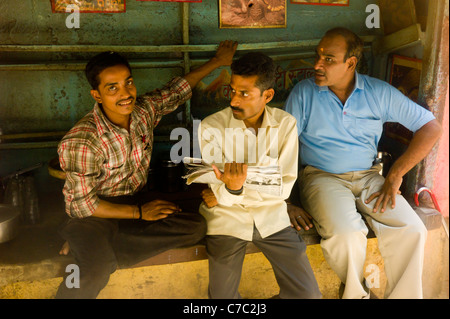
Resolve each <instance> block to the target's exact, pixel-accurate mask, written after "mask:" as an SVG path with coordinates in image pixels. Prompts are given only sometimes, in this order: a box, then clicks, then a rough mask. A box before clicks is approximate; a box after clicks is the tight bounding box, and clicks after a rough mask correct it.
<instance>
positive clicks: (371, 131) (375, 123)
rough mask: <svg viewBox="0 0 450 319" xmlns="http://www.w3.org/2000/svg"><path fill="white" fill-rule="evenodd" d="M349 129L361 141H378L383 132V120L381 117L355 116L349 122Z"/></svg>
mask: <svg viewBox="0 0 450 319" xmlns="http://www.w3.org/2000/svg"><path fill="white" fill-rule="evenodd" d="M346 128H347V131H348V132H349V133H350V134H351V135H352V136H353V137H354V138H355V139H356V140H358V141H360V142H361V143H371V144H372V143H378V140H379V139H380V137H381V133H382V132H383V122H382V121H381V120H379V119H367V118H364V119H362V118H354V119H353V120H352V121H348V122H347V127H346Z"/></svg>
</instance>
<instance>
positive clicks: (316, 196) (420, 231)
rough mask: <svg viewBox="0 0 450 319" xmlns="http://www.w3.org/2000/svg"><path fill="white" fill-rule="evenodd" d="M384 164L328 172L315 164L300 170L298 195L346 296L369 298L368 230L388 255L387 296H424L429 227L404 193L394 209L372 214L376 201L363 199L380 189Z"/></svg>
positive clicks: (381, 251)
mask: <svg viewBox="0 0 450 319" xmlns="http://www.w3.org/2000/svg"><path fill="white" fill-rule="evenodd" d="M380 169H381V166H380V165H375V166H373V167H372V168H371V169H370V170H367V171H355V172H349V173H345V174H330V173H327V172H325V171H322V170H320V169H317V168H314V167H312V166H307V167H305V168H304V169H303V170H301V171H300V173H299V179H298V180H299V185H300V198H301V201H302V204H303V206H304V208H305V210H306V211H307V212H309V214H310V215H311V216H312V217H313V218H314V224H315V226H316V228H317V231H318V233H319V234H320V235H321V237H322V240H321V243H320V244H321V247H322V250H323V253H324V256H325V259H326V260H327V262H328V263H329V265H330V267H331V268H332V269H333V270H334V271H335V272H336V274H337V275H338V276H339V278H340V280H341V281H342V282H343V283H344V284H345V290H344V294H343V296H342V298H348V299H350V298H351V299H356V298H358V299H359V298H367V297H368V295H369V289H368V288H367V287H366V285H365V283H364V277H363V273H364V269H363V268H364V263H365V259H366V247H367V238H366V235H367V233H368V229H367V227H366V225H365V223H364V221H363V220H362V217H361V215H364V217H365V219H366V220H367V223H368V224H369V225H370V227H371V228H372V229H373V231H374V233H375V235H376V236H377V239H378V247H379V250H380V253H381V255H382V257H383V259H384V265H385V273H386V276H387V286H386V290H385V298H397V299H399V298H408V299H412V298H414V299H416V298H422V269H423V258H424V247H425V241H426V236H427V229H426V227H425V226H424V224H423V223H422V221H421V219H420V218H419V217H418V216H417V214H416V213H415V211H414V210H413V209H412V208H411V206H410V205H409V204H408V202H407V201H406V200H405V199H404V197H403V196H401V195H397V197H396V207H395V208H394V209H391V208H390V204H389V205H388V206H387V207H386V210H385V212H384V213H381V212H377V213H373V211H372V209H373V206H374V204H375V201H376V200H373V201H372V202H371V203H369V204H365V203H364V201H365V200H366V198H368V197H369V196H370V195H371V194H373V193H374V192H376V191H379V190H380V189H381V187H382V185H383V183H384V178H383V176H381V175H380V174H379V171H380Z"/></svg>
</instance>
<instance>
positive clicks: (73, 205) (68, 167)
mask: <svg viewBox="0 0 450 319" xmlns="http://www.w3.org/2000/svg"><path fill="white" fill-rule="evenodd" d="M190 97H191V88H190V86H189V83H188V82H187V81H186V80H185V79H183V78H175V79H173V80H172V81H171V82H169V83H168V84H167V85H166V86H165V87H164V88H163V89H161V90H155V91H153V92H151V93H147V94H145V95H142V96H139V97H138V98H137V99H136V103H135V108H134V110H133V112H132V113H131V114H130V115H131V116H130V132H129V133H128V131H127V130H126V129H124V128H120V127H118V126H116V125H114V124H113V123H111V122H110V121H109V120H108V118H107V117H106V116H105V115H104V113H103V112H102V110H101V107H100V106H99V105H98V104H97V103H96V104H95V106H94V109H93V110H92V111H91V112H89V113H88V114H87V115H86V116H84V117H83V118H82V119H81V120H80V121H79V122H78V123H77V124H76V125H75V126H74V127H73V128H72V129H71V130H70V131H69V132H68V133H67V134H66V135H65V136H64V138H63V139H62V140H61V142H60V144H59V147H58V153H59V162H60V166H61V169H62V170H63V171H64V172H65V173H66V182H65V184H64V188H63V193H64V198H65V204H66V213H67V214H68V215H69V216H71V217H78V218H83V217H88V216H91V215H92V214H93V213H94V211H95V210H96V208H97V206H98V204H99V198H98V195H102V196H106V197H115V196H121V195H131V194H134V193H136V192H138V191H139V190H140V189H142V188H143V187H144V185H145V184H146V182H147V174H148V169H149V166H150V158H151V154H152V148H153V129H154V127H155V126H156V125H157V124H158V122H159V121H160V120H161V118H162V116H163V115H164V114H167V113H170V112H172V111H173V110H175V109H176V108H177V107H178V105H180V104H183V103H184V102H185V101H186V100H188V99H189V98H190Z"/></svg>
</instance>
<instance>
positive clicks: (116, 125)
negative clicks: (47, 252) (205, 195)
mask: <svg viewBox="0 0 450 319" xmlns="http://www.w3.org/2000/svg"><path fill="white" fill-rule="evenodd" d="M236 48H237V43H236V42H232V41H223V42H221V43H220V45H219V47H218V49H217V51H216V54H215V56H214V57H213V58H212V59H210V60H209V61H208V62H207V63H205V64H204V65H202V66H201V67H199V68H197V69H195V70H193V71H191V72H190V73H188V74H186V75H184V76H183V77H176V78H174V79H173V80H171V81H170V82H169V83H168V84H167V85H166V86H165V87H164V88H163V89H160V90H155V91H153V92H150V93H147V94H144V95H142V96H137V92H136V87H135V85H134V82H133V77H132V74H131V68H130V66H129V64H128V62H127V60H126V59H125V58H123V57H122V56H120V55H119V54H117V53H114V52H104V53H101V54H99V55H97V56H95V57H94V58H92V59H91V60H90V61H89V63H88V64H87V66H86V77H87V79H88V81H89V83H90V84H91V86H92V90H91V95H92V97H93V98H94V99H95V101H96V103H95V106H94V109H93V110H92V111H91V112H89V113H88V114H87V115H86V116H85V117H83V118H82V119H81V120H80V121H79V122H78V123H77V124H76V125H75V126H74V127H73V128H72V129H71V130H70V131H69V132H68V133H67V134H66V136H64V138H63V139H62V141H61V143H60V145H59V148H58V153H59V161H60V165H61V168H62V170H63V171H64V172H65V173H66V182H65V185H64V189H63V193H64V198H65V204H66V213H67V214H68V215H69V217H71V218H70V219H69V220H68V222H67V223H66V224H65V225H64V226H63V227H62V229H61V231H60V233H61V236H62V237H63V238H64V239H65V240H66V241H67V243H66V245H65V248H63V250H62V253H67V252H68V247H70V251H71V252H72V254H73V255H74V257H75V260H76V263H77V265H78V266H79V268H80V287H79V288H68V287H67V286H66V283H65V280H64V281H63V282H62V283H61V285H60V287H59V289H58V292H57V295H56V298H95V297H97V295H98V293H99V292H100V291H101V290H102V289H103V288H104V287H105V286H106V284H107V283H108V281H109V276H110V274H111V273H112V272H114V271H115V269H116V268H117V264H118V261H119V263H120V264H121V265H122V264H124V265H130V264H133V263H136V262H138V261H140V260H143V259H145V258H148V257H150V256H153V255H156V254H158V253H160V252H162V251H165V250H168V249H171V248H176V247H180V246H186V245H193V244H196V243H197V242H198V241H199V240H201V239H202V238H203V237H204V235H205V232H206V226H205V221H204V219H203V218H202V216H201V215H200V214H198V213H189V212H184V211H181V209H180V208H179V207H178V206H177V205H176V204H174V203H172V202H168V201H165V200H158V199H156V200H153V201H149V202H146V203H140V202H139V199H138V198H137V197H138V196H136V195H137V194H138V193H139V191H140V190H142V188H143V187H144V186H145V184H146V182H147V174H148V169H149V166H150V159H151V153H152V146H153V145H152V144H153V129H154V127H155V126H156V125H157V124H158V122H159V121H160V120H161V118H162V116H163V115H165V114H167V113H170V112H172V111H174V110H175V109H176V108H177V107H178V106H179V105H181V104H183V103H184V102H185V101H187V100H188V99H189V98H190V97H191V95H192V91H191V90H192V88H194V87H195V86H196V85H197V83H198V82H199V81H200V80H201V79H202V78H203V77H205V76H206V75H207V74H209V73H210V72H212V71H213V70H215V69H216V68H218V67H221V66H226V65H230V64H231V62H232V58H233V55H234V53H235V51H236ZM133 195H134V196H133ZM169 216H170V217H169ZM119 229H120V230H124V231H125V233H126V235H123V234H124V232H123V231H121V232H119ZM116 256H117V257H116Z"/></svg>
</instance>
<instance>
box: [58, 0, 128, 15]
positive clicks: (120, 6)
mask: <svg viewBox="0 0 450 319" xmlns="http://www.w3.org/2000/svg"><path fill="white" fill-rule="evenodd" d="M51 2H52V11H53V12H64V13H66V8H67V6H68V5H76V6H78V8H79V10H80V12H108V13H120V12H125V0H51Z"/></svg>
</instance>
